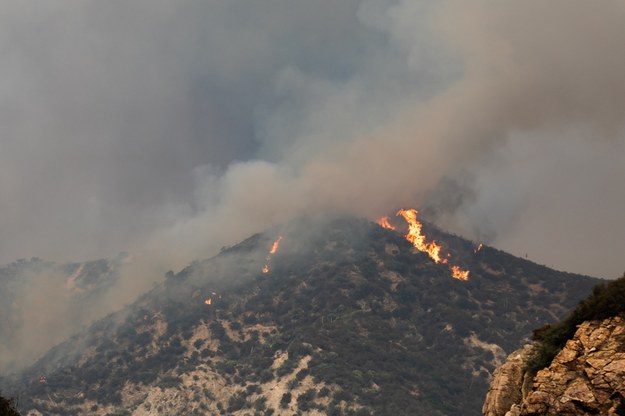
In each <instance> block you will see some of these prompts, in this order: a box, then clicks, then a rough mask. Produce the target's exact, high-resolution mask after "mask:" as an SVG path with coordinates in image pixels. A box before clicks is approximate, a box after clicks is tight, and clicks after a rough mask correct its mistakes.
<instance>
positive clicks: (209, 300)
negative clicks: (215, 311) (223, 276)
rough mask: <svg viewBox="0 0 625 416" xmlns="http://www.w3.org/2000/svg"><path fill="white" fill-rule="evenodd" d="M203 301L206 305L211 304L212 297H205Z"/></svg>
mask: <svg viewBox="0 0 625 416" xmlns="http://www.w3.org/2000/svg"><path fill="white" fill-rule="evenodd" d="M204 303H205V304H206V305H212V303H213V299H212V298H207V299H206V300H205V301H204Z"/></svg>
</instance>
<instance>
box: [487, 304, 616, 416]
mask: <svg viewBox="0 0 625 416" xmlns="http://www.w3.org/2000/svg"><path fill="white" fill-rule="evenodd" d="M531 350H532V348H531V346H526V347H525V348H523V349H522V350H519V351H516V352H514V353H512V354H511V355H510V356H509V357H508V360H507V362H506V363H505V364H503V365H502V366H501V367H499V368H498V369H497V370H496V371H495V372H494V374H493V380H492V382H491V386H490V389H489V392H488V394H487V396H486V401H485V403H484V407H483V409H482V412H483V414H484V415H487V416H518V415H524V416H538V415H625V399H624V397H625V320H624V319H623V315H622V314H621V315H618V316H615V317H612V318H607V319H603V320H594V321H586V322H583V323H582V324H581V325H579V327H578V328H577V331H576V332H575V335H574V336H573V338H572V339H570V340H569V341H567V343H566V345H565V346H564V348H563V349H562V350H561V351H560V352H559V353H558V354H557V355H556V357H555V358H554V359H553V361H552V362H551V364H550V365H549V367H547V368H545V369H543V370H540V371H538V373H537V374H536V375H535V376H534V377H533V379H532V378H531V377H530V376H529V374H527V373H526V371H525V369H524V367H525V365H524V363H525V362H526V360H527V359H528V357H529V355H530V354H531Z"/></svg>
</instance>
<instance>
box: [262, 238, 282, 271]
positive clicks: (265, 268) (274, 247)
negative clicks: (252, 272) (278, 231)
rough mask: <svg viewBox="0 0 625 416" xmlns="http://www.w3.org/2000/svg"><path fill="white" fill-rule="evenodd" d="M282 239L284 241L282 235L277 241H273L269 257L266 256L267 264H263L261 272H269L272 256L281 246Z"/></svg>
mask: <svg viewBox="0 0 625 416" xmlns="http://www.w3.org/2000/svg"><path fill="white" fill-rule="evenodd" d="M280 241H282V236H279V237H278V238H277V239H276V241H274V242H273V244H272V245H271V249H270V250H269V254H267V257H266V258H265V260H267V263H265V265H264V266H263V268H262V269H261V272H263V273H269V262H270V261H271V257H272V256H273V255H274V254H276V252H277V251H278V249H279V248H280Z"/></svg>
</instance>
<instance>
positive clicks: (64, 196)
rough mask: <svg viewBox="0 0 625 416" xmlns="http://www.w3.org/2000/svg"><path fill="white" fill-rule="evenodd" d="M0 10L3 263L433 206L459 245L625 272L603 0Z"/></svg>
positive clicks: (143, 4) (611, 19) (190, 245)
mask: <svg viewBox="0 0 625 416" xmlns="http://www.w3.org/2000/svg"><path fill="white" fill-rule="evenodd" d="M0 8H1V10H2V12H3V13H1V14H0V33H1V34H2V36H0V42H1V43H0V47H1V48H2V52H3V56H5V57H7V58H6V59H4V60H3V62H2V63H1V64H0V71H1V73H2V77H1V78H0V106H1V107H0V108H1V110H0V117H2V125H3V127H4V133H3V135H2V137H1V139H0V146H1V152H0V194H1V195H2V199H1V200H0V213H1V215H0V231H1V233H2V236H3V237H2V239H1V240H0V253H2V258H1V259H0V260H2V261H4V262H9V261H11V260H13V259H15V258H17V257H30V256H34V255H35V256H40V257H44V258H51V259H54V260H70V259H71V260H75V259H85V258H94V257H99V256H103V255H111V254H115V253H116V252H118V251H122V250H129V251H131V252H136V251H143V250H146V251H147V252H156V253H159V257H160V259H161V260H163V256H170V258H169V260H170V263H169V264H171V266H170V267H171V268H173V267H174V266H177V267H181V266H183V265H184V264H186V263H187V262H188V261H190V260H192V259H194V258H198V257H207V256H209V255H211V254H213V253H215V252H216V250H218V249H219V247H221V246H223V245H227V244H231V243H233V242H236V241H238V240H240V239H242V238H245V237H247V236H248V235H249V234H251V233H253V232H257V231H261V230H263V229H264V228H265V227H267V226H270V225H272V224H275V223H277V222H282V221H287V220H289V219H290V218H293V217H295V216H298V215H301V214H302V213H307V212H318V211H320V210H332V211H340V212H351V213H355V214H359V215H365V216H370V217H373V216H377V215H380V214H383V213H386V212H388V211H389V210H392V209H394V208H396V207H398V206H403V205H410V206H422V205H425V206H430V207H434V206H436V205H437V204H436V202H440V201H443V206H441V207H438V208H437V209H436V210H435V211H432V212H433V214H432V215H434V214H436V215H437V220H438V222H439V223H440V224H441V225H442V226H444V227H448V228H450V229H451V230H452V231H457V232H459V233H461V234H463V235H465V236H467V237H469V238H476V239H482V238H490V239H491V240H492V241H490V242H491V243H492V244H495V245H497V246H498V247H500V248H503V249H507V250H510V251H512V252H513V253H516V254H524V253H528V255H529V256H530V258H532V259H534V260H536V261H539V262H541V263H545V264H547V265H550V266H554V267H557V268H560V269H566V270H570V271H574V272H580V273H588V274H592V275H596V276H602V277H616V276H618V275H619V274H620V273H621V272H622V269H623V266H622V264H621V263H620V262H621V259H620V257H621V251H622V241H624V239H625V231H624V230H625V227H623V226H622V224H623V221H624V216H623V214H622V208H621V207H622V206H623V204H624V203H625V189H624V188H623V186H622V182H623V179H624V178H625V163H623V162H625V160H624V159H625V148H624V147H625V144H624V131H623V127H624V126H623V122H624V121H625V118H624V117H623V111H624V109H625V85H624V84H623V83H622V74H623V73H625V56H623V54H622V52H621V51H622V45H623V44H624V42H625V27H623V26H624V25H623V24H622V22H623V21H624V18H625V6H623V5H622V3H620V2H617V1H604V2H601V3H593V4H590V3H589V2H583V1H564V0H561V1H551V2H548V3H545V2H539V1H526V2H501V1H486V0H484V1H477V2H471V4H470V5H469V4H467V3H466V2H462V1H445V2H437V3H436V4H432V2H426V1H418V2H416V1H400V0H397V1H390V0H389V1H368V0H346V1H342V2H340V3H337V2H331V1H322V2H315V3H314V4H311V3H310V2H292V1H287V0H264V1H259V2H253V3H249V2H245V3H243V2H238V1H231V2H220V1H208V2H192V1H186V2H185V1H182V2H175V3H171V2H166V1H153V0H151V1H147V0H137V1H134V2H132V3H131V4H128V3H121V2H96V1H88V2H84V1H81V2H79V1H74V0H64V1H61V2H56V3H55V4H37V5H33V3H28V4H24V3H23V2H21V3H19V4H15V5H3V6H0ZM450 182H454V183H457V184H461V186H457V187H448V186H445V185H444V184H448V183H450ZM441 184H442V185H441ZM448 189H452V190H453V191H452V192H451V193H450V192H449V191H448ZM458 194H462V195H465V196H466V197H464V198H450V197H456V196H457V195H458ZM452 200H453V201H455V202H454V204H453V205H454V206H453V207H450V206H449V205H447V203H446V202H445V201H452ZM451 208H453V209H451ZM163 253H164V254H163ZM163 262H164V263H167V262H166V261H163Z"/></svg>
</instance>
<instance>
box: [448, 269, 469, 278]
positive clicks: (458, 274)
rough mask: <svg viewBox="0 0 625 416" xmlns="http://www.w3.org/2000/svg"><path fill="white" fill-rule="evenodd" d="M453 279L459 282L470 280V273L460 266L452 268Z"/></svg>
mask: <svg viewBox="0 0 625 416" xmlns="http://www.w3.org/2000/svg"><path fill="white" fill-rule="evenodd" d="M451 277H453V278H454V279H458V280H469V271H468V270H462V269H461V268H460V267H458V266H451Z"/></svg>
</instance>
